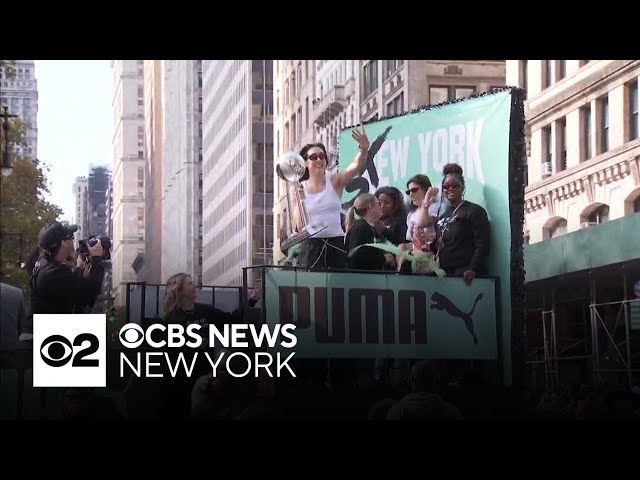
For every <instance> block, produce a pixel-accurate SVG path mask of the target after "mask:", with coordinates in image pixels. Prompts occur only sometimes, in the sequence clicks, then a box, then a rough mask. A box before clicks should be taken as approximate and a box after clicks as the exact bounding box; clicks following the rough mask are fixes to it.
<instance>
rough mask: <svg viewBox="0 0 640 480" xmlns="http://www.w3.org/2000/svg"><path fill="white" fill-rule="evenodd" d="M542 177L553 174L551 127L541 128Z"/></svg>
mask: <svg viewBox="0 0 640 480" xmlns="http://www.w3.org/2000/svg"><path fill="white" fill-rule="evenodd" d="M542 152H543V154H542V176H543V177H545V176H549V175H552V174H553V170H552V165H553V164H552V163H551V162H552V160H553V144H552V143H551V126H550V125H548V126H546V127H542Z"/></svg>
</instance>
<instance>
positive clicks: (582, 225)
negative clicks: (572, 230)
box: [580, 222, 598, 228]
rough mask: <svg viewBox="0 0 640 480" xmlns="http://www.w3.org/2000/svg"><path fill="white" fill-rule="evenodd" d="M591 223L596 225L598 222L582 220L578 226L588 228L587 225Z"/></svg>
mask: <svg viewBox="0 0 640 480" xmlns="http://www.w3.org/2000/svg"><path fill="white" fill-rule="evenodd" d="M593 225H598V222H582V223H581V224H580V228H589V227H592V226H593Z"/></svg>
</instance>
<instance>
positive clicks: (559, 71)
mask: <svg viewBox="0 0 640 480" xmlns="http://www.w3.org/2000/svg"><path fill="white" fill-rule="evenodd" d="M566 76H567V61H566V60H556V82H557V81H560V80H562V79H563V78H564V77H566Z"/></svg>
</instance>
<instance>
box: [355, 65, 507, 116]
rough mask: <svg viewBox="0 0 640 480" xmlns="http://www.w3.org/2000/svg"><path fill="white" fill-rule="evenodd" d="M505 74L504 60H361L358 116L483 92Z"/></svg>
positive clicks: (391, 112) (499, 83)
mask: <svg viewBox="0 0 640 480" xmlns="http://www.w3.org/2000/svg"><path fill="white" fill-rule="evenodd" d="M505 78H506V70H505V62H504V60H361V61H360V66H359V82H358V87H359V90H360V91H359V93H358V96H359V102H360V120H362V121H367V120H372V119H376V118H382V117H387V116H390V115H397V114H399V113H402V112H406V111H408V110H413V109H415V108H418V107H420V106H422V105H427V104H431V105H435V104H438V103H442V102H446V101H449V100H455V99H457V98H464V97H468V96H470V95H474V94H476V93H480V92H486V91H489V90H491V89H492V88H493V87H502V86H504V85H505Z"/></svg>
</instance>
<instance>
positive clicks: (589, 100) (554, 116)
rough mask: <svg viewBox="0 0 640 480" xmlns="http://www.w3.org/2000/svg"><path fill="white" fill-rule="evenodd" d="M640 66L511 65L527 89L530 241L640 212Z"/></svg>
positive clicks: (512, 76)
mask: <svg viewBox="0 0 640 480" xmlns="http://www.w3.org/2000/svg"><path fill="white" fill-rule="evenodd" d="M639 75H640V61H639V60H509V61H508V62H507V80H508V82H509V83H511V84H514V85H518V86H520V87H523V88H525V89H526V90H527V101H526V106H525V116H526V118H527V129H526V130H527V134H528V136H529V142H528V143H529V145H528V168H527V170H528V185H527V187H526V194H525V202H526V203H525V219H526V220H525V221H526V226H525V240H526V241H527V243H536V242H540V241H543V240H548V239H550V238H554V237H557V236H560V235H563V234H566V233H569V232H574V231H577V230H580V229H583V228H589V227H591V226H594V225H598V224H601V223H605V222H607V221H609V220H613V219H616V218H621V217H623V216H625V215H629V214H632V213H635V212H639V211H640V179H639V178H638V163H637V162H638V157H639V155H640V140H638V76H639Z"/></svg>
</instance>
